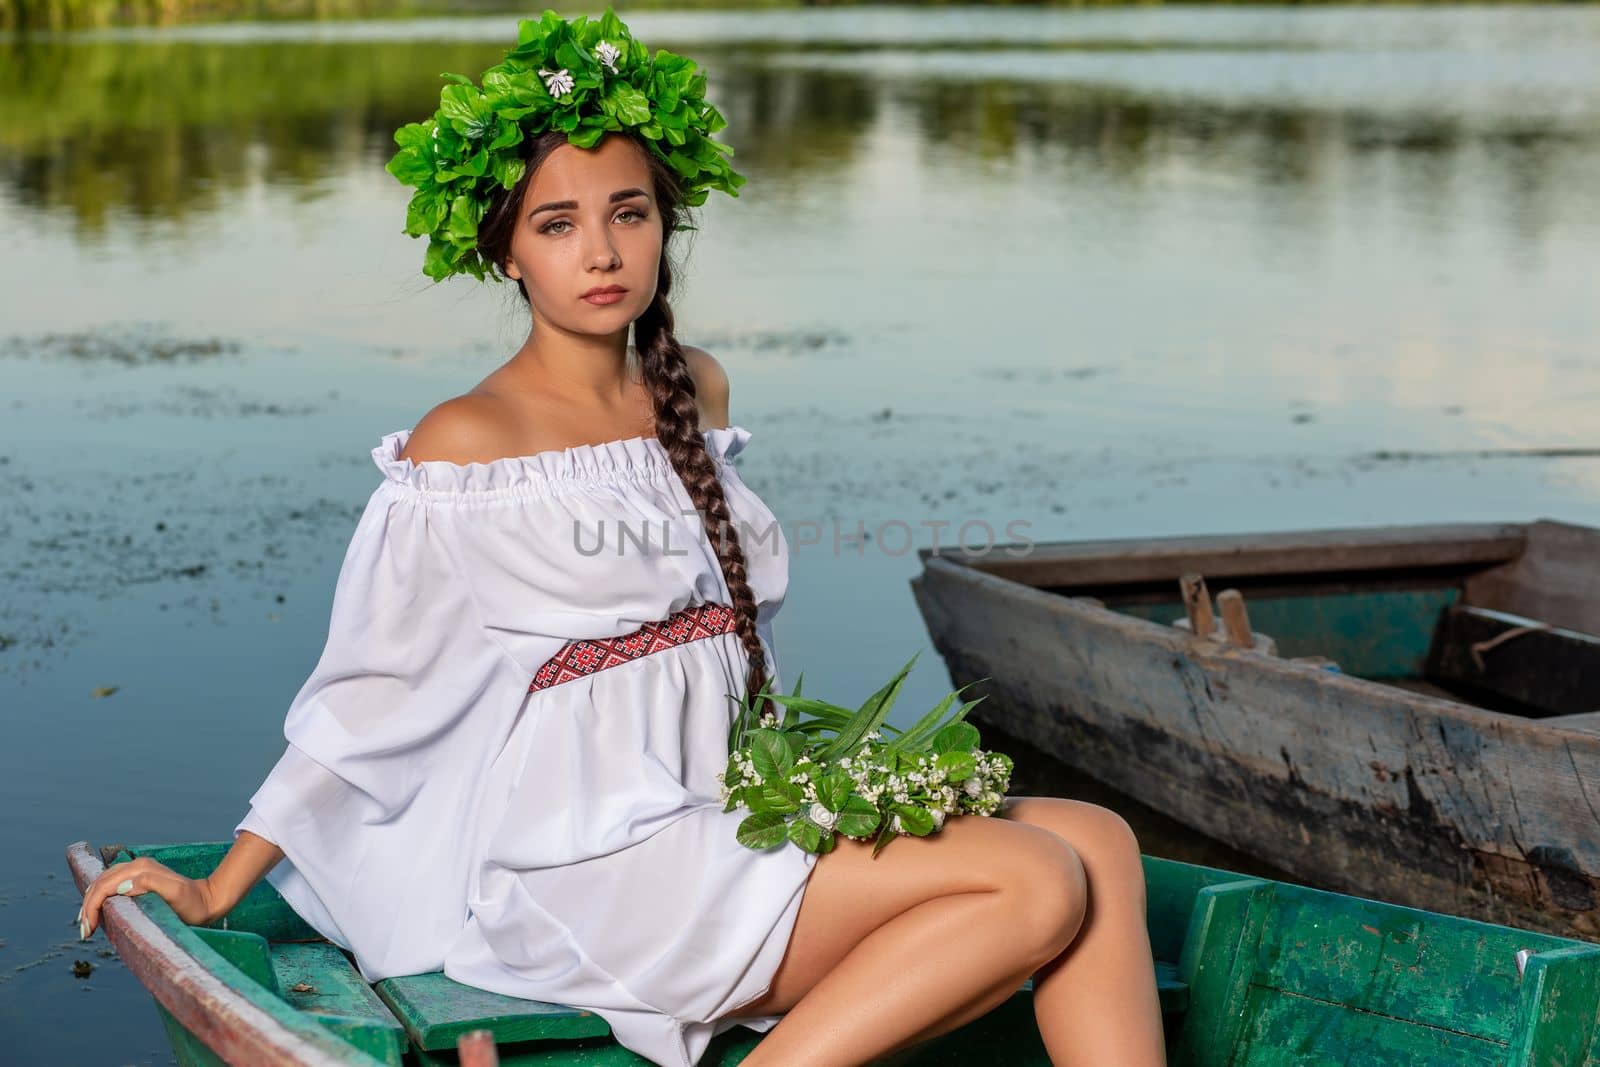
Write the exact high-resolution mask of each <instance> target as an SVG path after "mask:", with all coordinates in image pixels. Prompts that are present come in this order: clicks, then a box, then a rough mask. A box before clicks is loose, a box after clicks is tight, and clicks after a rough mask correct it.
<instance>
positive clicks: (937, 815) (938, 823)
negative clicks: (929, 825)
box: [897, 808, 944, 830]
mask: <svg viewBox="0 0 1600 1067" xmlns="http://www.w3.org/2000/svg"><path fill="white" fill-rule="evenodd" d="M932 814H933V828H934V829H935V830H943V829H944V812H942V811H940V810H939V809H938V808H934V809H933V813H932ZM897 818H898V816H897Z"/></svg>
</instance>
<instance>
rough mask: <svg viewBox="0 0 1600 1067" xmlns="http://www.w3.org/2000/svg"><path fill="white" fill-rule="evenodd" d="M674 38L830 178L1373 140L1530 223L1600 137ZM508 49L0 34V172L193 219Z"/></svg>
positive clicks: (78, 214)
mask: <svg viewBox="0 0 1600 1067" xmlns="http://www.w3.org/2000/svg"><path fill="white" fill-rule="evenodd" d="M681 47H683V48H685V49H687V50H689V51H690V52H692V53H693V54H695V55H697V56H699V57H700V58H701V59H702V61H703V62H704V65H705V66H706V68H707V70H708V72H710V73H711V74H712V78H713V84H714V85H715V86H717V89H716V92H715V93H714V94H713V97H714V99H715V100H716V102H717V104H718V106H719V108H721V110H722V111H723V113H724V114H725V115H727V116H728V119H729V122H730V127H729V131H728V139H729V141H730V142H731V143H733V144H734V145H735V147H736V150H737V155H736V157H735V164H736V166H739V167H740V168H741V169H745V170H761V171H764V172H766V173H769V174H771V173H783V174H786V175H788V176H790V177H795V176H801V175H819V174H830V173H834V172H837V171H839V170H840V169H841V168H843V167H845V166H848V165H850V164H851V163H852V161H854V160H855V158H856V157H857V156H858V155H859V154H860V153H862V152H863V151H867V150H870V147H871V142H872V138H873V137H874V136H875V135H876V134H875V131H876V129H877V127H878V125H879V124H880V123H882V122H893V123H894V124H896V125H898V126H903V127H905V128H906V129H907V130H908V131H909V132H910V134H911V137H912V139H913V140H914V141H915V142H916V143H918V144H920V145H924V146H934V147H942V148H947V149H952V150H954V151H955V152H956V153H957V154H959V155H962V156H967V157H971V158H979V159H984V158H998V159H1003V158H1009V157H1012V156H1015V155H1018V154H1021V153H1026V155H1027V156H1028V157H1029V158H1030V159H1033V160H1034V161H1035V165H1036V166H1040V167H1045V168H1049V169H1052V170H1067V169H1079V170H1081V169H1084V168H1087V169H1090V170H1093V171H1095V172H1098V173H1100V174H1102V175H1105V176H1109V177H1112V178H1115V179H1116V180H1118V181H1119V182H1120V183H1123V184H1125V185H1126V186H1128V187H1137V186H1138V185H1139V184H1140V183H1141V182H1142V181H1143V180H1145V179H1147V178H1151V177H1154V176H1158V175H1159V174H1160V172H1162V171H1163V170H1164V169H1166V168H1168V167H1169V166H1171V165H1172V164H1174V163H1178V164H1183V165H1186V166H1190V167H1194V166H1199V167H1204V168H1208V169H1212V170H1215V171H1218V172H1224V173H1227V174H1230V175H1233V176H1244V177H1247V178H1249V179H1250V180H1252V181H1254V182H1256V183H1258V184H1262V185H1288V186H1293V185H1306V186H1316V185H1318V184H1321V183H1325V182H1326V181H1329V180H1332V179H1331V178H1330V171H1329V161H1330V160H1332V159H1336V158H1347V159H1348V158H1357V159H1359V158H1361V157H1363V156H1369V157H1371V156H1377V155H1380V154H1387V155H1400V156H1403V157H1405V160H1404V165H1403V167H1402V168H1401V170H1400V171H1399V172H1398V173H1400V174H1401V175H1402V176H1403V179H1404V180H1405V181H1406V182H1407V183H1408V184H1409V185H1414V186H1418V187H1419V189H1418V190H1417V194H1418V196H1419V197H1421V198H1423V199H1424V200H1425V199H1426V197H1427V196H1428V195H1429V190H1436V189H1437V188H1438V185H1439V183H1440V181H1441V175H1448V174H1450V173H1453V172H1455V171H1457V170H1460V169H1461V168H1463V167H1465V166H1469V165H1472V166H1479V167H1485V166H1486V167H1489V168H1491V173H1492V174H1493V175H1494V176H1495V178H1496V180H1497V181H1498V182H1499V183H1500V184H1501V185H1502V186H1503V187H1504V188H1505V189H1506V190H1507V196H1508V199H1510V200H1513V201H1514V208H1515V210H1516V211H1518V213H1519V216H1520V219H1521V220H1522V221H1526V220H1529V219H1532V220H1537V219H1539V218H1541V217H1547V216H1549V215H1550V214H1551V212H1550V211H1549V210H1548V205H1549V204H1550V203H1551V201H1552V198H1553V197H1555V196H1558V195H1561V194H1563V193H1564V192H1566V191H1568V189H1569V187H1571V186H1572V185H1573V184H1574V180H1575V176H1581V175H1582V173H1583V172H1584V171H1585V170H1592V168H1593V166H1594V160H1595V159H1596V158H1597V157H1600V130H1596V129H1592V128H1583V127H1578V128H1577V129H1576V130H1575V129H1574V128H1572V127H1571V126H1570V125H1569V126H1568V127H1567V128H1566V129H1561V128H1559V127H1558V126H1557V125H1556V124H1555V123H1553V122H1552V123H1541V122H1540V121H1537V120H1518V119H1509V118H1506V119H1495V118H1491V117H1486V116H1481V115H1472V114H1470V113H1456V114H1452V113H1449V112H1448V110H1446V109H1447V107H1448V102H1447V101H1441V102H1440V107H1441V111H1440V112H1429V113H1417V114H1409V115H1408V114H1403V113H1370V112H1362V111H1356V110H1340V109H1331V108H1328V109H1319V108H1314V107H1305V106H1301V105H1298V104H1284V105H1275V104H1270V103H1262V104H1239V103H1227V104H1222V103H1217V102H1215V101H1210V100H1206V99H1204V98H1201V97H1177V96H1164V95H1156V94H1149V93H1143V92H1138V91H1131V90H1126V89H1121V88H1118V87H1115V86H1098V85H1083V84H1072V83H1061V82H1027V81H1020V80H1015V79H1001V80H993V81H984V80H980V79H939V78H928V79H923V80H906V79H890V80H880V79H877V78H875V77H872V76H870V75H868V76H861V75H858V74H856V73H854V72H852V71H851V70H848V69H840V68H833V69H827V70H806V69H796V68H792V67H769V66H765V65H761V64H760V63H759V62H755V63H752V62H750V58H749V57H748V56H745V55H742V50H718V49H714V48H710V49H707V48H700V49H696V48H694V47H693V46H692V45H689V44H685V45H682V46H681ZM503 48H504V45H503V44H502V43H498V42H496V43H461V42H455V43H446V44H437V43H427V42H418V41H383V42H337V43H330V42H320V43H319V42H293V43H285V42H275V43H259V44H236V45H235V44H226V45H225V44H214V43H205V42H195V41H191V42H156V43H150V42H137V43H134V42H93V43H79V44H69V43H60V42H40V43H22V42H19V43H13V44H11V45H10V46H0V110H3V112H4V113H5V115H6V116H7V117H6V121H5V122H4V123H3V124H0V181H3V182H4V183H5V185H6V187H7V188H8V190H9V191H10V193H11V194H12V195H13V196H14V197H15V198H17V199H18V200H19V201H20V202H21V203H22V204H24V205H25V206H28V207H33V208H44V209H64V210H66V211H67V212H69V213H70V214H71V216H72V217H73V218H74V219H75V220H76V221H77V223H78V224H79V225H80V226H82V227H83V228H85V229H86V230H89V231H95V230H98V229H100V228H101V227H103V226H104V225H105V223H106V219H107V217H108V215H110V214H112V213H114V212H129V213H132V214H134V215H136V216H140V217H145V218H155V219H185V218H188V217H191V216H204V215H206V214H209V213H210V212H213V211H216V210H219V209H220V208H221V207H222V206H223V205H224V204H225V203H226V200H227V197H228V196H229V195H230V194H231V193H233V192H235V191H237V190H239V189H241V188H243V187H244V186H245V185H246V184H247V183H249V182H252V181H268V182H275V183H283V184H286V185H290V186H293V187H296V188H307V187H312V186H315V185H316V184H317V183H318V182H319V181H321V180H323V179H325V178H326V177H328V176H330V175H333V174H335V173H338V172H340V171H343V170H347V169H349V168H350V167H353V166H357V167H368V166H371V167H381V165H382V162H383V161H384V160H386V159H387V158H388V156H389V154H390V153H391V152H392V151H393V142H392V141H391V140H390V135H391V134H392V132H393V130H394V129H395V127H397V126H399V125H400V124H402V123H404V122H408V121H412V120H415V119H417V118H420V117H422V116H423V115H425V114H427V113H429V112H430V111H431V110H432V109H433V107H434V106H435V105H436V103H437V99H438V97H437V91H438V90H437V86H438V82H437V81H436V75H437V74H438V72H439V71H442V70H457V71H464V72H467V73H472V74H475V73H477V72H478V71H481V70H482V69H483V68H484V67H486V66H488V65H489V64H491V63H493V62H495V61H496V60H497V59H499V57H500V55H501V53H502V51H503ZM864 62H866V63H868V64H869V65H870V59H867V60H864ZM1468 155H1471V156H1473V157H1475V162H1469V161H1468V159H1467V156H1468ZM1153 185H1154V186H1155V188H1157V189H1159V188H1160V183H1153ZM1422 186H1426V187H1427V188H1426V189H1422V188H1420V187H1422ZM1407 195H1408V196H1409V195H1410V194H1409V193H1408V194H1407ZM1541 205H1544V206H1543V207H1541Z"/></svg>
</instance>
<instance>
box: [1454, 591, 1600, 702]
mask: <svg viewBox="0 0 1600 1067" xmlns="http://www.w3.org/2000/svg"><path fill="white" fill-rule="evenodd" d="M1424 670H1425V673H1426V674H1427V675H1428V677H1430V678H1433V679H1436V680H1438V681H1441V682H1444V683H1445V684H1447V685H1449V684H1454V685H1457V686H1460V687H1463V688H1464V689H1465V690H1466V691H1467V692H1470V693H1472V694H1474V695H1480V694H1481V695H1486V697H1487V698H1488V699H1489V700H1490V701H1497V702H1504V701H1509V702H1511V704H1510V706H1511V707H1513V708H1515V709H1516V710H1518V711H1524V712H1526V713H1527V714H1530V715H1535V716H1540V717H1545V716H1551V715H1579V714H1583V713H1585V712H1591V711H1594V710H1596V709H1597V708H1600V637H1592V636H1590V635H1589V634H1585V633H1580V632H1579V631H1577V630H1567V629H1563V628H1560V627H1550V626H1547V625H1546V624H1544V623H1542V622H1541V621H1539V620H1537V619H1530V618H1527V617H1525V616H1522V615H1511V614H1507V613H1505V612H1501V611H1493V610H1490V609H1487V608H1477V607H1469V606H1459V605H1458V606H1455V607H1452V608H1449V609H1448V610H1446V611H1444V612H1441V613H1440V615H1439V620H1438V624H1437V626H1436V627H1435V628H1434V633H1433V640H1432V643H1431V644H1430V646H1429V649H1428V657H1427V666H1426V667H1425V668H1424Z"/></svg>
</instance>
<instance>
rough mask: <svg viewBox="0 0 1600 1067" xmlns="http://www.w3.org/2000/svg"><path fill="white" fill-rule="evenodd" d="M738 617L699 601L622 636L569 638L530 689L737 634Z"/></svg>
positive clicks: (726, 608) (724, 607) (537, 674)
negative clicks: (589, 638)
mask: <svg viewBox="0 0 1600 1067" xmlns="http://www.w3.org/2000/svg"><path fill="white" fill-rule="evenodd" d="M736 620H737V616H736V615H735V614H734V611H733V609H732V608H731V607H729V606H728V605H726V604H697V605H695V606H694V607H692V608H684V609H683V610H682V611H676V612H673V613H672V614H671V615H668V616H667V617H666V618H665V619H663V620H662V621H660V622H647V623H645V624H644V625H643V626H641V627H639V628H638V629H637V630H634V631H633V632H632V633H626V634H623V635H621V636H620V637H603V638H599V639H596V640H593V641H590V640H581V641H568V642H567V643H566V644H564V645H562V646H561V649H560V651H558V652H557V653H556V654H555V655H553V656H551V657H550V658H549V659H548V660H546V661H545V663H544V666H542V667H540V668H539V669H538V671H536V672H535V673H534V676H533V684H532V685H530V686H528V692H530V693H533V692H537V691H538V690H540V689H549V688H550V687H551V686H553V685H560V684H561V683H562V682H570V681H572V680H573V679H574V678H586V677H588V676H589V675H591V674H594V673H595V672H596V671H603V670H605V669H606V668H607V667H620V666H621V665H622V664H624V663H631V662H633V661H634V660H636V659H638V658H640V657H641V656H648V655H649V654H650V653H652V652H661V651H663V650H665V649H669V648H676V647H677V646H678V645H686V644H688V643H689V642H690V641H698V640H700V639H701V638H703V637H716V636H717V635H718V634H727V633H733V631H734V627H735V623H736Z"/></svg>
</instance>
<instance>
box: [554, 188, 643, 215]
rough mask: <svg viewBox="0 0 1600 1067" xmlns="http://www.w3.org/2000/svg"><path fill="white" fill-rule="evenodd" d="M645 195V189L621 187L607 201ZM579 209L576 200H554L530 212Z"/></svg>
mask: <svg viewBox="0 0 1600 1067" xmlns="http://www.w3.org/2000/svg"><path fill="white" fill-rule="evenodd" d="M644 195H646V194H645V191H644V190H643V189H619V190H617V191H616V192H614V193H612V194H611V196H610V197H609V198H608V199H607V201H606V203H608V204H615V203H616V202H617V201H618V200H626V199H628V198H629V197H631V196H644ZM577 209H578V202H577V201H576V200H552V201H550V203H548V204H540V205H539V206H538V207H536V208H534V209H533V210H532V211H530V212H528V214H530V215H537V214H538V213H539V212H541V211H576V210H577Z"/></svg>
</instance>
